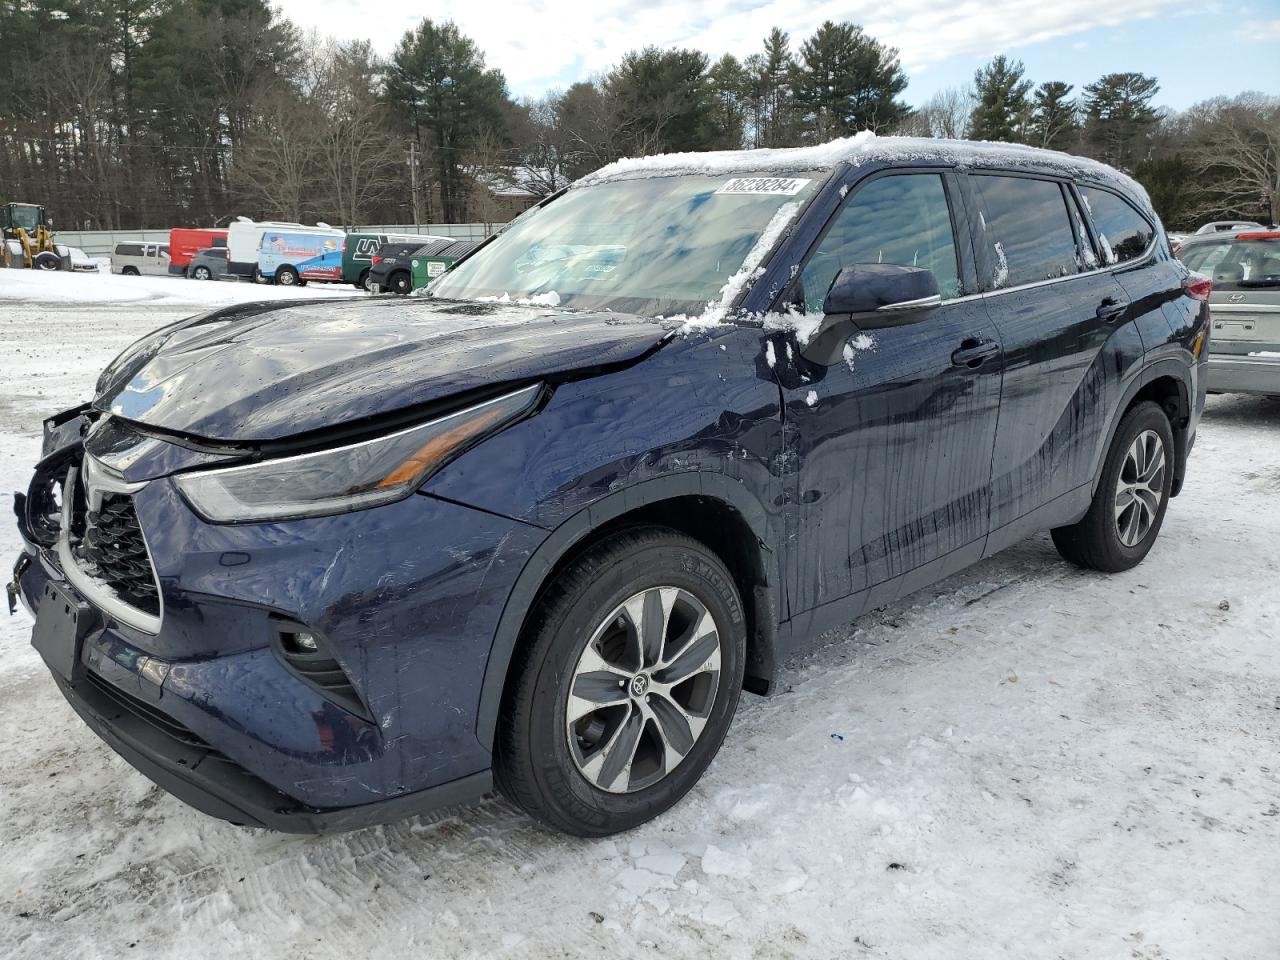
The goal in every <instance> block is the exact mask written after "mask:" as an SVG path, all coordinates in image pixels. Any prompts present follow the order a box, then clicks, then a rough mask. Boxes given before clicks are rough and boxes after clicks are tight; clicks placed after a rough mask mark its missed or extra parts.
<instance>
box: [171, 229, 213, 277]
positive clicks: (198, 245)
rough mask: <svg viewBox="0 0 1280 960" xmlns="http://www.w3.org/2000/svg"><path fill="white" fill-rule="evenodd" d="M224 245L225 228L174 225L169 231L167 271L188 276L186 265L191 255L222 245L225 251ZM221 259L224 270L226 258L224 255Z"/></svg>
mask: <svg viewBox="0 0 1280 960" xmlns="http://www.w3.org/2000/svg"><path fill="white" fill-rule="evenodd" d="M226 246H227V231H226V230H219V229H217V228H213V229H209V230H203V229H198V228H189V227H174V228H173V229H172V230H170V231H169V272H170V273H172V274H175V275H177V276H180V277H189V276H191V273H190V271H189V270H188V267H189V266H190V264H191V258H192V257H194V256H195V255H196V254H197V253H199V252H200V251H201V250H207V249H208V248H210V247H222V248H223V249H224V251H225V248H226ZM222 259H223V261H224V272H225V261H226V259H227V258H226V256H225V255H224V256H223V258H222ZM204 279H208V278H204Z"/></svg>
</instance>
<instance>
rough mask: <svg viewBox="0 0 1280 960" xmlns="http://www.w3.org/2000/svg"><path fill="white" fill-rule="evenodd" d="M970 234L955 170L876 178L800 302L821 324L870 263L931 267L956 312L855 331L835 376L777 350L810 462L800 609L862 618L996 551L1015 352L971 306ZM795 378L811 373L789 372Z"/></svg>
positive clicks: (794, 430) (843, 214)
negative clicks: (1005, 404) (834, 296)
mask: <svg viewBox="0 0 1280 960" xmlns="http://www.w3.org/2000/svg"><path fill="white" fill-rule="evenodd" d="M964 223H965V218H964V216H963V206H962V205H961V203H960V198H959V196H958V194H957V190H956V180H955V175H954V174H953V173H952V172H951V171H949V170H933V171H902V170H890V171H886V172H884V173H882V174H878V175H873V176H872V177H871V178H870V179H867V180H864V181H863V182H862V183H861V184H859V185H858V186H857V187H856V189H855V190H854V192H853V193H851V194H850V195H849V196H848V197H847V198H846V200H845V201H844V203H843V205H842V206H841V208H840V209H839V210H838V211H837V212H836V214H835V215H834V216H833V217H832V219H831V221H830V222H829V223H828V225H827V227H826V230H825V232H824V234H823V236H822V237H821V238H820V239H819V240H818V242H817V243H816V244H815V246H814V248H813V250H812V251H811V252H810V254H809V256H808V258H807V259H806V262H805V263H804V264H803V266H802V268H801V269H800V270H799V272H798V274H797V277H796V280H795V281H793V287H794V286H796V285H798V287H799V291H798V293H799V296H798V297H796V298H795V299H794V300H793V301H792V302H793V303H794V304H795V306H797V307H799V308H801V309H802V310H803V311H804V312H805V313H806V314H807V315H811V316H812V315H814V314H820V313H821V310H822V303H823V300H824V298H825V296H826V293H827V290H828V289H829V288H830V286H831V282H832V281H833V280H834V279H835V276H836V274H837V273H838V272H839V271H840V270H841V269H842V268H843V267H846V266H850V265H853V264H856V263H893V264H899V265H903V266H917V267H926V268H928V269H930V270H932V271H933V273H934V276H935V277H936V278H937V280H938V286H939V290H940V292H941V293H942V297H943V301H944V302H943V304H942V306H940V307H937V308H935V309H933V310H931V311H930V312H929V313H927V314H926V315H925V316H924V318H923V319H922V320H920V321H919V322H916V323H912V324H909V325H906V326H900V327H894V328H887V329H877V330H868V331H859V330H858V328H857V327H854V326H851V327H849V328H848V333H849V335H848V339H847V341H846V343H845V345H844V347H843V356H842V357H840V358H837V359H835V360H834V362H832V363H830V365H827V366H819V365H817V364H816V363H808V362H807V361H805V362H801V359H802V355H801V354H800V351H799V344H798V342H797V343H795V344H792V343H790V342H789V343H786V344H785V345H784V346H783V347H782V348H779V347H776V346H775V347H774V349H773V353H772V354H771V356H772V360H773V363H774V364H775V365H781V366H780V367H778V366H776V369H778V370H779V373H780V377H779V379H780V381H781V382H782V383H783V389H784V400H785V403H786V415H785V422H786V429H787V430H788V431H789V432H790V434H791V437H790V444H791V445H792V446H793V448H794V450H795V452H796V455H797V457H796V464H795V470H794V472H793V473H792V476H791V482H792V484H793V487H792V490H791V492H790V493H789V499H790V501H791V502H792V503H793V504H795V507H794V510H795V535H794V536H791V537H789V538H788V548H789V550H790V558H789V563H788V569H789V571H790V590H789V596H790V598H791V608H792V612H793V613H799V612H804V611H808V610H817V609H818V608H821V607H823V606H825V605H829V604H833V603H839V602H840V601H843V600H845V598H848V597H851V596H855V595H858V596H860V601H851V602H850V603H839V610H840V612H841V615H843V616H849V615H853V614H856V612H857V610H856V609H853V608H852V607H851V604H852V606H853V607H856V604H857V603H858V602H862V603H866V602H871V601H872V599H873V598H874V601H875V602H884V601H886V600H888V599H891V598H892V596H893V595H896V594H898V593H900V592H902V591H903V590H906V589H910V588H911V585H910V584H908V582H907V581H908V580H909V579H911V576H910V575H911V573H912V571H919V573H918V576H920V577H922V578H923V580H931V579H936V578H937V577H938V576H941V575H943V574H944V573H945V572H949V570H950V569H951V568H952V567H953V566H954V567H957V568H958V567H959V566H963V565H964V563H965V562H971V561H972V560H973V559H976V558H977V556H979V555H980V554H981V547H982V540H983V538H984V537H985V536H986V533H987V510H988V505H989V502H990V481H991V449H992V443H993V441H994V438H995V433H996V420H997V415H998V410H999V403H1000V345H999V342H998V337H997V334H996V331H995V328H994V326H993V325H992V323H991V322H990V320H989V319H988V317H987V313H986V309H985V307H984V305H983V303H982V300H981V299H980V298H978V297H976V296H969V295H967V294H971V293H973V290H972V283H973V278H974V276H975V274H974V271H973V260H972V246H971V244H970V242H969V237H968V234H967V230H966V228H965V226H964ZM966 280H967V283H966ZM798 358H801V359H798ZM793 365H794V367H793ZM790 367H793V368H794V369H795V370H797V371H798V375H797V376H794V377H789V376H787V375H786V371H785V369H784V368H790ZM965 548H968V554H969V555H968V556H967V559H965V557H966V549H965ZM877 588H879V589H877Z"/></svg>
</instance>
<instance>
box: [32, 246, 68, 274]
mask: <svg viewBox="0 0 1280 960" xmlns="http://www.w3.org/2000/svg"><path fill="white" fill-rule="evenodd" d="M31 266H33V267H35V269H37V270H61V269H62V258H61V257H59V256H58V255H57V254H56V253H51V252H49V251H48V250H46V251H45V252H44V253H37V254H36V255H35V256H34V257H33V258H32V259H31Z"/></svg>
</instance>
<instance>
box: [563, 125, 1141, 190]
mask: <svg viewBox="0 0 1280 960" xmlns="http://www.w3.org/2000/svg"><path fill="white" fill-rule="evenodd" d="M876 161H890V162H894V161H896V162H903V161H913V162H922V161H923V162H936V163H950V164H955V165H957V166H960V167H977V166H1000V167H1038V168H1040V169H1047V170H1052V171H1054V172H1057V173H1061V174H1063V175H1065V176H1072V177H1077V176H1078V177H1087V178H1089V179H1092V180H1096V181H1100V182H1103V183H1110V184H1112V185H1114V186H1117V187H1120V188H1121V189H1123V190H1124V191H1125V192H1126V193H1132V194H1133V195H1135V196H1137V197H1139V198H1141V199H1142V200H1143V201H1144V202H1145V203H1147V204H1148V206H1149V205H1150V198H1148V197H1147V193H1146V191H1145V190H1144V189H1143V188H1142V186H1141V185H1140V184H1138V183H1137V182H1136V181H1135V180H1133V179H1132V178H1131V177H1128V176H1126V175H1125V174H1123V173H1121V172H1120V171H1119V170H1116V169H1115V168H1114V167H1109V166H1107V165H1106V164H1104V163H1098V162H1097V161H1096V160H1089V159H1087V158H1085V157H1076V156H1072V155H1071V154H1069V153H1060V152H1058V151H1057V150H1042V149H1040V148H1038V147H1029V146H1026V145H1024V144H1018V143H995V142H989V141H979V140H940V139H930V138H925V137H881V136H877V135H876V134H874V133H872V132H871V131H869V130H864V131H862V132H861V133H857V134H854V135H853V136H852V137H844V138H843V139H840V140H832V141H830V142H829V143H822V144H818V145H816V146H812V147H785V148H781V149H773V150H711V151H707V152H704V153H664V154H658V155H656V156H651V157H630V158H627V159H623V160H616V161H614V162H613V163H611V164H609V165H608V166H605V167H601V168H600V169H599V170H597V171H595V172H594V173H590V174H588V175H587V176H585V177H583V178H582V179H581V180H579V181H578V183H577V184H576V186H588V185H590V184H593V183H602V182H605V181H610V180H630V179H636V178H640V177H646V176H650V177H654V176H671V175H676V174H710V175H719V174H726V175H728V174H740V173H799V172H802V171H805V170H821V169H828V168H831V167H834V166H835V165H836V164H838V163H844V162H848V163H851V164H854V165H861V164H866V163H872V162H876Z"/></svg>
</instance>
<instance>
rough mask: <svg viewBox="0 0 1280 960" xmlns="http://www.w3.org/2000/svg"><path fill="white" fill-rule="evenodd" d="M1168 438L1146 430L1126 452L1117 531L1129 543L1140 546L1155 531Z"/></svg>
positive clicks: (1118, 495)
mask: <svg viewBox="0 0 1280 960" xmlns="http://www.w3.org/2000/svg"><path fill="white" fill-rule="evenodd" d="M1165 462H1166V458H1165V452H1164V441H1163V440H1161V439H1160V435H1159V434H1158V433H1156V432H1155V431H1154V430H1143V431H1142V432H1141V433H1140V434H1138V435H1137V436H1136V437H1134V439H1133V443H1131V444H1130V445H1129V449H1128V450H1127V451H1126V452H1125V456H1124V463H1123V464H1122V465H1121V467H1120V476H1119V477H1118V478H1117V480H1116V497H1115V516H1116V533H1117V534H1118V535H1119V537H1120V542H1121V543H1122V544H1124V545H1125V546H1126V547H1136V546H1137V545H1138V544H1139V543H1141V542H1142V540H1143V538H1144V537H1146V535H1147V534H1148V533H1150V531H1151V527H1152V525H1153V524H1154V523H1155V521H1156V516H1157V515H1158V514H1159V512H1160V502H1161V501H1162V500H1163V499H1164V471H1165Z"/></svg>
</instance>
